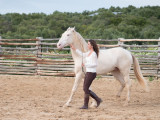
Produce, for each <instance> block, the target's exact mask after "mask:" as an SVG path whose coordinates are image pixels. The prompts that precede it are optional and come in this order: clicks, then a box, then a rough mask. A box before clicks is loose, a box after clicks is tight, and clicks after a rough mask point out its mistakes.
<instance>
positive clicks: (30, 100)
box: [0, 75, 160, 120]
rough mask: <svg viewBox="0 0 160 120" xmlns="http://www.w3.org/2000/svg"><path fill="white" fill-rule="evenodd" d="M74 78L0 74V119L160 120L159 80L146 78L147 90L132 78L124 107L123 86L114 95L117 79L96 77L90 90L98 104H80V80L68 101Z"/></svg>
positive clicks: (124, 94) (117, 85) (81, 99)
mask: <svg viewBox="0 0 160 120" xmlns="http://www.w3.org/2000/svg"><path fill="white" fill-rule="evenodd" d="M73 82H74V79H73V78H60V77H42V76H41V77H40V76H2V75H1V76H0V120H160V81H153V82H149V87H150V92H149V93H146V92H144V91H143V90H142V88H141V87H140V85H139V84H138V82H137V81H135V80H133V81H132V83H133V85H132V89H131V101H130V103H129V106H128V107H124V106H123V103H124V99H125V96H126V90H124V92H123V93H122V96H121V98H120V99H119V100H118V99H116V97H115V95H116V93H117V91H118V88H119V87H120V86H119V83H118V82H117V81H115V80H109V79H107V78H100V79H96V80H95V81H94V82H93V84H92V86H93V91H94V92H95V93H97V94H98V95H99V96H100V97H101V98H102V99H103V103H102V104H101V105H100V107H99V108H89V109H88V110H80V109H78V108H79V107H81V105H82V104H83V91H82V83H81V84H80V86H79V88H78V90H77V92H76V95H75V96H74V99H73V101H72V103H71V107H68V108H63V107H62V106H63V104H64V103H65V102H66V101H67V99H68V97H69V95H70V92H71V89H72V85H73Z"/></svg>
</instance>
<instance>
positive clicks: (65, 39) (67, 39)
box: [57, 27, 76, 49]
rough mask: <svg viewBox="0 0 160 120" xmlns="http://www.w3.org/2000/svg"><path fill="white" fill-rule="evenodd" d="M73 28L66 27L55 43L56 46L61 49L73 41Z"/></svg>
mask: <svg viewBox="0 0 160 120" xmlns="http://www.w3.org/2000/svg"><path fill="white" fill-rule="evenodd" d="M75 32H76V31H75V28H70V27H69V28H68V29H67V30H66V31H65V32H64V33H63V34H62V36H61V38H60V39H59V41H58V43H57V48H58V49H62V48H64V47H66V46H68V45H70V44H72V43H73V39H74V33H75Z"/></svg>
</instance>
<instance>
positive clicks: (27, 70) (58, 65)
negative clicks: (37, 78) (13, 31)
mask: <svg viewBox="0 0 160 120" xmlns="http://www.w3.org/2000/svg"><path fill="white" fill-rule="evenodd" d="M58 40H59V39H58V38H55V39H43V38H42V37H37V38H36V39H2V38H1V37H0V74H16V75H53V76H74V72H73V71H74V61H73V59H72V56H71V54H70V48H69V47H66V48H64V49H63V51H59V50H58V49H57V48H56V43H57V42H58ZM88 40H89V39H86V41H88ZM94 40H96V41H97V43H98V46H99V48H100V49H108V48H113V47H123V48H125V49H127V50H129V51H130V52H131V53H132V54H134V55H135V56H136V57H137V58H138V59H139V63H140V66H141V70H142V73H143V75H144V76H146V77H157V78H158V77H160V39H123V38H119V39H117V40H105V39H94ZM133 41H134V42H135V41H136V42H141V44H142V45H136V44H131V45H130V44H129V43H130V42H133ZM149 42H150V43H149ZM151 42H156V43H157V44H154V45H153V44H152V43H151ZM108 75H110V73H109V74H108ZM131 75H132V76H134V75H133V70H131Z"/></svg>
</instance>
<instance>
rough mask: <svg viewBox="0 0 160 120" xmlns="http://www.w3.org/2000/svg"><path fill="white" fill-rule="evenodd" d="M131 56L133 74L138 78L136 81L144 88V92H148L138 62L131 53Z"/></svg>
mask: <svg viewBox="0 0 160 120" xmlns="http://www.w3.org/2000/svg"><path fill="white" fill-rule="evenodd" d="M132 58H133V69H134V73H135V76H136V78H137V79H138V82H139V83H140V85H141V86H142V87H143V88H144V90H145V91H146V92H149V89H148V84H147V82H146V80H145V79H144V77H143V75H142V72H141V70H140V66H139V62H138V60H137V58H136V57H135V56H133V55H132Z"/></svg>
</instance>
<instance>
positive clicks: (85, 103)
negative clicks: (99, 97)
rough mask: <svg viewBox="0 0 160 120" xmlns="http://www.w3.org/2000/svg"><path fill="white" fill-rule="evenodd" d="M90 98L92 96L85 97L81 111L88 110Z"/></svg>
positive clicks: (86, 95)
mask: <svg viewBox="0 0 160 120" xmlns="http://www.w3.org/2000/svg"><path fill="white" fill-rule="evenodd" d="M89 96H90V94H85V95H84V105H83V106H82V107H81V108H80V109H88V102H89Z"/></svg>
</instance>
